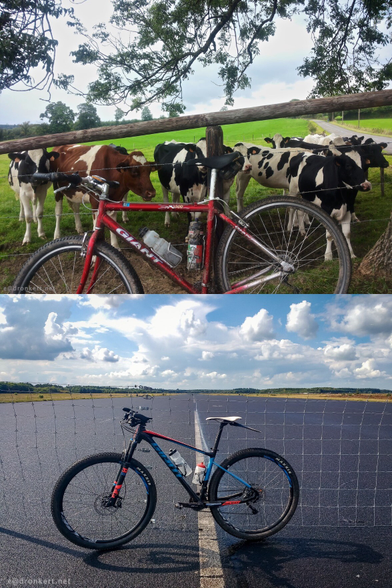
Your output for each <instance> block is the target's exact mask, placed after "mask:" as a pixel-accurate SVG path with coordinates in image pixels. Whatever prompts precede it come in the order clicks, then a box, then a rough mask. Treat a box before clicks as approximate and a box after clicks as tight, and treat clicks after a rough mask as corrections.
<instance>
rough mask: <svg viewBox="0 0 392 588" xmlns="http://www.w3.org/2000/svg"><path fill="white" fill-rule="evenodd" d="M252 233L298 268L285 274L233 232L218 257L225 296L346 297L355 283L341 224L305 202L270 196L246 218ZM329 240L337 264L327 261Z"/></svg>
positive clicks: (252, 207)
mask: <svg viewBox="0 0 392 588" xmlns="http://www.w3.org/2000/svg"><path fill="white" fill-rule="evenodd" d="M240 216H241V218H242V219H244V221H245V222H246V223H247V225H248V227H247V231H248V232H249V233H250V234H251V235H252V236H253V237H254V238H255V239H257V241H258V242H259V243H261V244H262V245H263V246H265V247H266V248H267V249H269V250H270V251H271V252H272V253H273V254H274V255H275V256H277V257H278V258H279V260H281V261H283V262H286V263H287V264H289V266H290V267H291V268H292V269H291V270H290V272H286V273H284V272H283V270H282V266H281V264H280V262H279V261H278V262H277V261H276V260H273V259H272V258H271V257H270V256H268V255H267V254H266V253H264V252H263V251H262V250H261V249H260V248H259V247H258V246H257V245H256V244H255V243H253V242H252V241H249V240H248V239H247V238H246V237H245V236H244V235H242V234H241V233H239V232H238V231H236V230H235V229H233V228H232V227H227V228H226V229H225V231H224V233H223V235H222V238H221V240H220V242H219V245H218V249H217V254H216V268H215V271H216V276H217V281H218V286H219V288H220V290H221V292H227V291H230V290H235V289H236V288H239V289H241V288H244V290H241V293H242V292H244V293H248V294H256V293H265V294H274V293H281V294H296V293H298V294H302V293H304V294H333V293H335V294H344V293H346V292H347V290H348V287H349V283H350V278H351V258H350V253H349V250H348V247H347V243H346V240H345V238H344V236H343V234H342V232H341V231H340V229H339V227H338V225H337V223H336V222H335V221H334V219H332V218H331V217H329V216H328V215H327V214H326V213H325V212H324V211H323V210H322V209H321V208H319V207H318V206H315V205H313V204H311V203H309V202H306V201H304V200H302V199H301V198H300V197H290V196H282V197H270V198H266V199H265V200H261V201H259V202H256V203H254V204H252V205H250V206H248V207H247V208H245V210H244V211H243V212H242V213H241V215H240ZM327 238H328V239H332V241H333V243H334V246H335V251H334V257H335V259H332V260H329V261H328V260H326V256H325V253H326V246H327Z"/></svg>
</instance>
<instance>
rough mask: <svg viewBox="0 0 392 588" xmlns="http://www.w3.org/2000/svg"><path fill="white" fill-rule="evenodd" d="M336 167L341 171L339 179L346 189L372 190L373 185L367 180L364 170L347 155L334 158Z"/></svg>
mask: <svg viewBox="0 0 392 588" xmlns="http://www.w3.org/2000/svg"><path fill="white" fill-rule="evenodd" d="M334 161H335V165H336V166H337V167H338V170H339V179H340V181H341V182H342V183H343V184H344V186H345V187H346V188H349V189H356V190H361V191H362V192H368V191H369V190H371V189H372V185H371V183H370V182H369V181H368V180H367V179H366V176H365V172H364V170H363V169H362V168H361V167H360V166H359V165H357V164H356V163H355V161H353V160H352V159H351V158H350V157H347V155H340V156H335V157H334Z"/></svg>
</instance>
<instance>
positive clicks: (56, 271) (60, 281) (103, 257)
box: [12, 236, 143, 294]
mask: <svg viewBox="0 0 392 588" xmlns="http://www.w3.org/2000/svg"><path fill="white" fill-rule="evenodd" d="M82 243H83V236H75V237H64V238H62V239H56V240H55V241H52V242H51V243H48V244H47V245H44V246H43V247H41V248H40V249H38V250H37V251H36V252H35V253H34V254H33V255H32V256H31V257H30V258H29V259H28V260H27V262H26V263H25V265H24V266H23V267H22V269H21V270H20V272H19V274H18V275H17V277H16V279H15V282H14V284H13V286H12V288H13V289H12V292H13V293H14V294H74V293H75V292H76V290H77V288H78V286H79V282H80V279H81V277H82V274H83V268H84V262H85V257H84V256H83V255H81V253H82ZM97 262H99V271H98V272H97V276H96V279H95V281H94V286H93V287H92V289H91V293H93V294H143V286H142V285H141V282H140V280H139V277H138V275H137V273H136V272H135V270H134V269H133V267H132V266H131V264H130V263H129V262H128V260H127V259H126V258H125V257H124V256H123V255H122V253H120V252H119V251H118V250H117V249H114V247H112V246H111V245H109V244H108V243H105V242H104V241H102V242H99V243H96V246H95V253H94V258H93V262H92V264H91V269H90V275H89V278H90V279H91V276H92V275H93V269H94V266H95V264H96V263H97ZM89 278H88V279H87V283H86V284H87V285H89Z"/></svg>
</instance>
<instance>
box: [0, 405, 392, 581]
mask: <svg viewBox="0 0 392 588" xmlns="http://www.w3.org/2000/svg"><path fill="white" fill-rule="evenodd" d="M123 406H130V407H133V408H136V409H137V410H140V411H142V412H145V413H146V414H150V415H151V416H152V417H153V422H152V423H151V429H153V430H156V431H159V432H161V433H163V434H166V435H169V436H171V437H173V438H177V439H180V440H183V441H185V442H187V443H190V444H193V443H194V442H195V441H194V439H195V424H194V421H195V413H196V411H197V413H198V415H199V418H200V423H201V434H202V436H203V439H204V441H205V443H206V444H207V446H209V445H211V444H212V443H213V440H214V436H215V434H216V430H217V427H216V425H215V424H214V422H208V423H206V421H205V418H206V417H207V416H222V415H238V416H241V417H242V418H243V420H242V422H243V423H244V424H248V425H249V426H253V427H255V428H258V429H260V431H261V434H257V433H253V432H250V431H247V430H244V429H236V428H234V427H233V428H232V427H227V429H226V430H225V433H224V436H223V438H222V443H221V449H222V450H221V452H220V457H221V458H222V459H224V457H225V456H226V455H227V454H229V453H232V452H234V451H236V450H238V449H240V448H242V447H245V446H249V447H252V446H264V447H267V448H268V449H272V450H274V451H276V452H278V453H280V454H282V455H284V456H285V457H286V458H287V459H288V461H289V462H290V463H291V465H292V466H293V467H294V469H295V470H296V472H297V475H298V478H299V482H300V487H301V500H300V504H299V507H298V509H297V512H296V514H295V515H294V517H293V519H292V521H291V522H290V523H289V524H288V525H287V527H285V528H284V529H283V530H282V531H281V532H280V533H278V534H276V535H274V536H273V537H271V538H269V539H268V540H267V541H265V542H263V543H257V544H249V543H246V542H242V541H240V540H238V539H236V538H235V537H232V536H230V535H228V534H226V533H225V532H224V531H223V530H221V529H220V528H219V527H218V528H217V529H216V535H217V550H216V553H215V551H214V549H213V548H212V547H211V545H210V544H209V543H206V544H203V541H201V543H200V544H199V537H200V523H199V521H198V515H197V513H194V512H191V511H186V510H178V509H176V508H175V506H174V504H175V503H176V502H177V501H186V500H187V495H186V493H185V491H184V490H183V489H182V487H181V486H180V485H179V484H177V483H176V480H175V479H174V477H173V476H172V474H171V473H170V472H169V470H167V469H166V468H165V467H164V466H163V464H162V462H161V461H160V459H159V457H158V456H157V455H156V454H155V452H149V453H147V452H144V451H140V449H139V452H138V454H137V456H136V457H137V459H139V460H140V461H141V462H143V463H144V464H145V465H147V466H148V467H149V469H150V470H151V473H152V475H153V477H154V479H155V482H156V484H157V489H158V505H157V509H156V512H155V514H154V517H153V520H152V522H151V523H150V524H149V526H148V527H147V529H146V530H145V531H144V532H143V533H142V534H141V535H140V536H139V537H137V538H136V539H135V540H134V541H132V542H131V543H129V544H127V545H126V546H124V547H123V548H122V549H120V550H117V551H112V552H107V553H96V552H92V551H88V550H84V549H82V548H78V547H77V546H75V545H73V544H71V543H69V542H68V541H67V540H66V539H65V538H63V537H62V535H60V534H59V533H58V531H57V529H56V527H55V526H54V524H53V522H52V520H51V516H50V510H49V502H50V495H51V491H52V488H53V486H54V483H55V481H56V479H57V478H58V476H59V474H60V473H61V472H62V471H63V470H64V469H65V468H66V467H68V466H69V465H70V464H71V463H73V462H74V461H76V460H77V459H79V458H81V457H84V456H86V455H89V454H94V453H98V452H100V451H113V450H116V451H119V452H121V450H122V447H123V437H122V433H121V429H120V427H119V425H118V421H119V419H120V418H121V408H122V407H123ZM0 420H1V424H2V427H1V431H0V439H1V444H0V457H1V462H0V480H1V485H0V488H1V490H0V498H1V502H0V514H1V523H0V531H1V532H0V543H1V553H0V587H1V588H3V587H6V586H32V585H36V586H37V585H52V586H53V585H56V586H60V585H62V586H64V585H66V586H71V587H73V588H95V587H97V588H112V587H113V588H114V587H119V588H121V587H124V588H144V587H146V588H147V586H148V587H152V588H154V587H155V586H156V587H157V588H163V587H165V588H166V587H173V588H174V587H175V588H178V587H179V586H181V585H186V586H187V588H193V587H195V588H207V587H208V588H209V586H211V587H214V588H215V587H216V586H218V585H219V586H224V587H225V588H256V587H257V588H264V587H266V588H272V587H275V586H279V587H287V588H314V587H315V586H316V588H332V587H333V588H335V587H338V586H339V587H340V586H342V587H344V588H351V587H353V588H354V587H355V588H369V587H370V586H377V588H381V587H383V588H384V587H385V588H390V586H391V580H390V577H391V574H390V573H391V547H392V540H391V524H392V519H391V516H392V515H391V504H392V489H391V486H392V482H391V470H392V467H391V461H390V456H391V454H392V404H387V403H383V402H382V403H376V402H349V401H347V402H346V401H323V400H311V399H307V398H304V399H291V400H285V399H279V398H268V399H267V398H252V397H245V396H243V397H242V396H237V397H223V396H206V395H199V396H194V397H192V396H190V395H189V396H187V395H179V396H162V397H157V398H153V399H144V398H132V399H130V398H128V399H124V398H115V399H104V398H102V399H98V400H78V401H62V402H58V401H56V402H41V403H23V404H22V403H21V404H14V405H11V404H8V405H6V404H1V405H0ZM160 445H161V446H162V448H163V449H164V450H165V451H167V450H168V449H169V448H170V447H171V446H170V444H169V443H166V442H162V443H161V442H160ZM181 454H182V455H183V456H184V457H185V459H186V460H187V461H188V463H190V465H192V466H194V465H195V454H194V453H193V452H191V451H190V450H186V449H185V450H183V449H181ZM210 551H211V552H214V553H211V554H210V553H209V552H210ZM201 555H202V556H203V557H204V556H207V557H209V556H210V555H211V557H214V558H215V561H216V562H217V564H216V565H218V564H219V566H220V569H221V573H220V575H221V580H220V579H219V578H218V577H217V578H216V579H214V578H212V579H210V583H208V581H205V582H204V584H203V581H201V579H200V556H201ZM180 574H181V576H180ZM219 582H221V583H219Z"/></svg>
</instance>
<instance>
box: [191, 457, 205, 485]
mask: <svg viewBox="0 0 392 588" xmlns="http://www.w3.org/2000/svg"><path fill="white" fill-rule="evenodd" d="M205 475H206V466H205V465H204V463H203V462H200V463H198V464H197V466H196V467H195V473H194V474H193V480H192V484H202V483H203V480H204V476H205Z"/></svg>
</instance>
